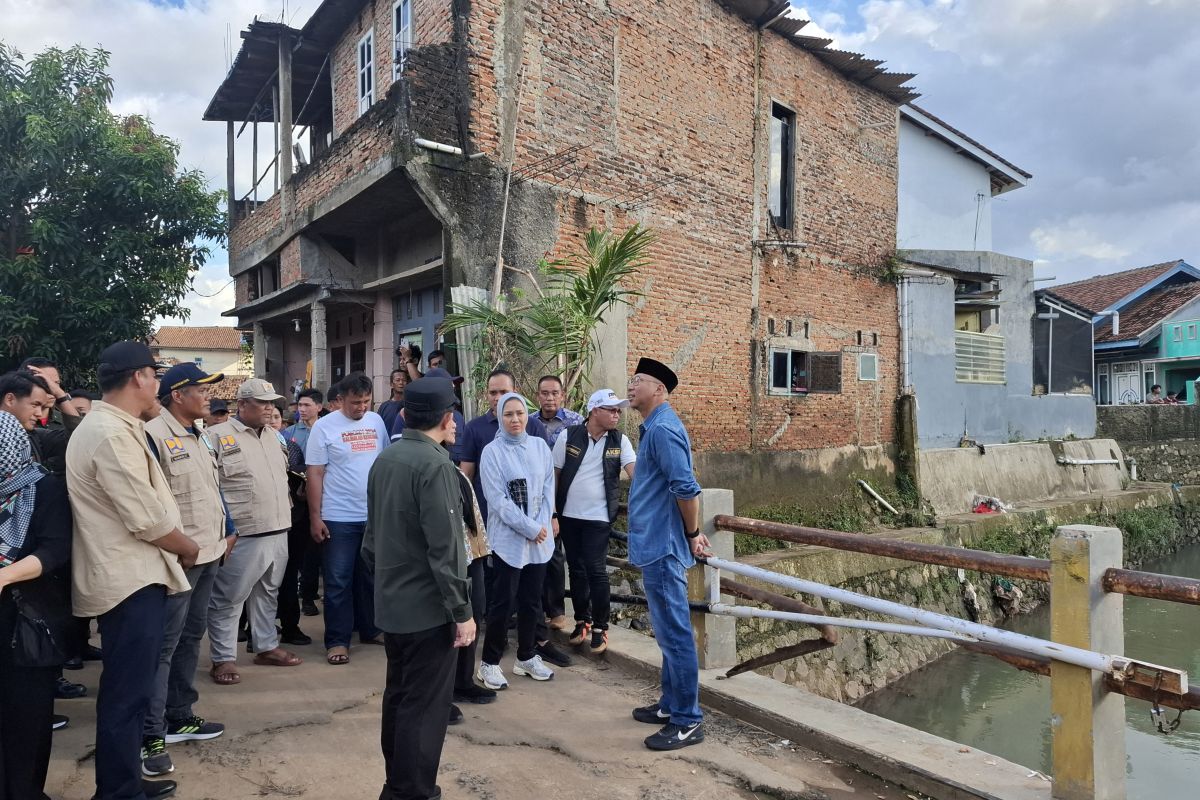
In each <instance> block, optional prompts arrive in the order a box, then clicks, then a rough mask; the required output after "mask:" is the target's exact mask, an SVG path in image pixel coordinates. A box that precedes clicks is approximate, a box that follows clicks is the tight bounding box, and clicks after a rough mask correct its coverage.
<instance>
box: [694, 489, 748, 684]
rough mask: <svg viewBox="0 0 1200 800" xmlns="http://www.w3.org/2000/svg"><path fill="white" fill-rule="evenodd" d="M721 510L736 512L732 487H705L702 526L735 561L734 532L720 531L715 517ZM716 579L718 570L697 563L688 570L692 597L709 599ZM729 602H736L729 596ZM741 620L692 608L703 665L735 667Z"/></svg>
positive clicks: (717, 549)
mask: <svg viewBox="0 0 1200 800" xmlns="http://www.w3.org/2000/svg"><path fill="white" fill-rule="evenodd" d="M718 514H730V515H731V514H733V492H732V491H731V490H729V489H705V490H704V492H703V493H702V494H701V495H700V530H701V531H702V532H703V533H704V535H705V536H707V537H708V540H709V542H710V543H711V545H712V548H711V549H712V553H713V555H714V556H716V557H717V558H723V559H725V560H727V561H733V559H734V555H733V534H732V533H730V532H729V531H718V530H717V529H716V526H715V525H714V524H713V520H714V519H715V518H716V516H717V515H718ZM715 580H716V570H714V569H710V568H708V567H700V566H696V567H693V568H692V569H690V570H688V599H690V600H699V601H701V602H708V599H709V597H710V594H709V591H710V590H711V588H712V585H713V582H714V581H715ZM723 599H724V601H725V602H732V599H731V598H729V597H728V596H726V597H724V598H723ZM736 625H737V620H735V619H734V618H733V617H717V616H713V615H711V614H703V613H700V612H697V611H693V612H692V631H693V634H694V635H695V637H696V652H697V653H698V654H699V656H700V668H701V669H716V668H718V667H732V666H733V665H734V664H736V663H737V636H736V634H737V628H736Z"/></svg>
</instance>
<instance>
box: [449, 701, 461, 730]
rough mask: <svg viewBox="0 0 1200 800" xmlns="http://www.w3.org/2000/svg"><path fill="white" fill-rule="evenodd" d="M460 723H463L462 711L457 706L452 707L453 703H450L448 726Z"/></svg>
mask: <svg viewBox="0 0 1200 800" xmlns="http://www.w3.org/2000/svg"><path fill="white" fill-rule="evenodd" d="M462 721H463V713H462V709H461V708H459V707H458V706H456V705H454V704H453V703H451V704H450V721H449V722H448V724H450V725H458V724H461V723H462Z"/></svg>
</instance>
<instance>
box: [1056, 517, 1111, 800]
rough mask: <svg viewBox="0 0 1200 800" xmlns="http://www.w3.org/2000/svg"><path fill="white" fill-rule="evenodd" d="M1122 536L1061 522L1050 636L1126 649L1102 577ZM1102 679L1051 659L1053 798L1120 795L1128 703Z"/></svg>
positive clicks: (1105, 799) (1103, 799)
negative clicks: (1126, 704)
mask: <svg viewBox="0 0 1200 800" xmlns="http://www.w3.org/2000/svg"><path fill="white" fill-rule="evenodd" d="M1121 559H1122V545H1121V532H1120V531H1119V530H1117V529H1116V528H1099V527H1096V526H1094V525H1065V526H1063V527H1061V528H1059V529H1058V532H1057V533H1056V534H1055V536H1054V539H1053V540H1052V541H1051V543H1050V638H1051V639H1052V640H1053V641H1055V642H1058V643H1060V644H1065V645H1071V646H1073V647H1082V648H1085V649H1088V650H1093V651H1096V652H1099V653H1105V654H1110V655H1121V654H1122V653H1123V652H1124V642H1125V627H1124V621H1123V619H1122V610H1123V601H1124V598H1123V597H1122V595H1120V594H1116V593H1107V592H1105V591H1104V585H1103V582H1104V573H1105V570H1107V569H1109V568H1110V567H1120V566H1121ZM1104 677H1105V676H1104V675H1101V674H1100V673H1098V672H1093V671H1091V670H1089V669H1084V668H1083V667H1076V666H1072V665H1070V664H1063V663H1062V662H1059V661H1052V662H1051V665H1050V711H1051V717H1050V731H1051V736H1052V746H1051V752H1052V755H1053V765H1054V769H1053V772H1054V787H1053V790H1052V791H1053V795H1052V796H1053V797H1054V798H1055V800H1121V799H1123V798H1124V797H1125V698H1124V697H1122V696H1121V695H1119V694H1116V693H1115V692H1109V691H1108V690H1107V689H1106V688H1105V685H1104Z"/></svg>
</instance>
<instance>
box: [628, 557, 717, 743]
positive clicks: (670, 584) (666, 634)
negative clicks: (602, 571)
mask: <svg viewBox="0 0 1200 800" xmlns="http://www.w3.org/2000/svg"><path fill="white" fill-rule="evenodd" d="M642 583H643V584H644V585H645V587H646V605H647V606H648V607H649V609H650V624H651V625H653V626H654V639H655V641H657V642H658V648H659V649H660V650H662V697H661V698H659V701H658V707H659V708H660V709H661V710H663V711H666V712H668V713H670V715H671V722H673V723H675V724H676V725H685V726H686V725H695V724H696V723H697V722H700V721H701V719H703V717H702V716H701V714H700V661H699V659H698V657H697V656H696V640H695V639H694V638H692V619H691V614H690V611H689V609H688V590H687V569H686V568H685V567H684V566H683V563H682V562H681V561H680V560H679V559H677V558H675V557H674V556H663V557H662V558H660V559H658V560H657V561H654V562H652V563H650V564H647V565H645V566H644V567H642Z"/></svg>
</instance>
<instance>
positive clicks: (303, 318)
mask: <svg viewBox="0 0 1200 800" xmlns="http://www.w3.org/2000/svg"><path fill="white" fill-rule="evenodd" d="M789 8H790V6H789V4H788V3H787V2H783V1H779V0H727V1H726V2H716V0H662V1H661V2H655V3H646V2H641V0H607V2H599V1H598V0H554V1H553V2H548V1H546V0H541V1H540V2H539V1H536V0H325V2H322V3H321V4H320V5H319V6H318V8H317V9H316V11H314V12H313V14H312V17H311V18H310V19H309V20H308V22H307V23H306V24H305V25H304V26H303V27H302V28H298V29H297V28H291V27H288V26H285V25H282V24H277V23H268V22H263V21H254V22H253V23H251V24H250V26H249V27H248V28H247V29H246V30H245V31H244V32H243V33H242V40H243V42H242V46H241V50H240V52H239V53H238V54H237V57H236V59H235V61H234V63H233V66H232V69H231V70H230V72H229V74H228V75H227V76H226V78H225V79H224V81H223V82H222V83H221V85H220V87H219V88H218V89H217V91H216V94H215V95H214V97H213V99H212V102H211V103H210V105H209V107H208V109H207V111H206V112H205V119H209V120H220V121H224V122H225V123H226V125H227V134H228V140H229V152H230V165H229V191H230V197H231V198H233V199H234V202H232V203H231V232H230V244H229V250H230V273H231V275H233V276H234V277H235V278H236V289H237V294H236V296H237V301H236V302H237V304H236V307H235V308H234V309H232V310H231V311H229V312H228V314H229V315H231V316H235V317H236V318H237V322H238V326H239V327H241V328H243V329H252V330H253V332H254V353H255V371H256V373H257V374H260V375H263V376H265V377H267V378H269V379H271V380H273V381H274V382H275V383H276V384H277V385H280V386H288V387H291V386H293V385H295V384H296V382H297V381H301V382H307V383H310V384H312V385H316V386H318V387H320V388H324V387H325V386H327V385H328V384H329V383H330V382H331V381H333V380H337V379H338V378H339V377H340V376H341V375H343V374H345V373H347V372H349V371H352V370H359V369H361V370H365V371H366V372H367V373H368V374H371V375H373V376H375V379H376V386H377V387H378V389H379V393H380V396H381V397H382V395H383V392H384V388H385V386H386V381H387V376H388V373H389V371H390V370H391V368H392V366H393V364H394V358H395V357H394V352H393V351H394V348H395V346H396V345H397V343H398V342H399V341H401V340H410V341H412V340H415V341H419V342H421V344H422V346H423V348H424V349H425V350H426V351H428V350H429V349H430V348H432V347H435V346H437V345H438V344H439V343H440V338H439V330H438V323H439V321H440V320H441V319H442V317H443V315H444V313H445V312H446V310H447V308H448V307H449V305H450V304H451V303H452V302H455V301H458V302H462V301H464V300H466V299H469V298H476V297H485V296H486V294H487V291H488V288H487V287H489V286H490V285H491V281H492V272H493V269H494V267H495V264H496V260H497V252H498V251H499V249H500V241H499V239H500V230H501V215H502V210H503V209H504V207H505V199H506V189H505V187H506V185H507V184H508V183H509V181H508V175H509V172H510V170H511V173H512V180H511V188H510V189H509V190H508V191H507V223H506V226H505V231H506V232H505V235H504V242H503V254H504V260H505V262H506V263H507V264H511V265H514V266H516V267H519V268H522V269H528V268H531V267H533V266H535V265H536V263H537V261H538V260H539V259H541V258H543V257H546V256H547V255H549V256H551V257H555V256H559V255H562V254H564V253H566V252H568V251H570V250H572V249H575V248H577V246H578V244H579V243H580V242H581V240H582V237H583V236H584V234H585V233H586V231H587V230H588V229H589V228H590V227H592V226H598V227H608V228H612V229H614V230H618V231H619V230H623V229H625V228H626V227H628V226H629V225H631V224H633V223H635V222H638V223H642V224H643V225H645V226H648V227H650V228H652V229H653V230H654V231H655V233H656V234H657V245H656V246H655V249H654V252H653V262H654V266H653V268H652V269H651V270H650V271H648V273H647V274H644V275H642V276H640V284H639V286H638V288H639V289H641V290H643V291H644V292H645V296H644V298H642V299H641V300H640V301H639V302H638V303H637V305H636V306H635V307H632V308H629V309H621V310H620V313H618V314H615V315H614V316H613V319H611V320H609V322H608V324H607V326H606V329H605V331H604V333H603V344H604V346H603V353H602V358H601V360H600V363H599V364H597V367H596V370H595V374H593V375H592V376H591V377H592V380H591V383H592V385H595V386H602V385H609V386H613V387H614V388H617V389H618V390H620V388H621V387H622V386H623V385H624V381H625V380H626V379H627V376H628V372H629V369H630V368H631V366H632V365H633V363H634V362H635V361H636V359H637V358H638V357H639V356H641V355H650V356H654V357H656V358H659V359H661V360H663V361H665V362H667V363H669V364H671V365H673V366H674V367H675V369H676V370H677V371H678V372H679V374H680V376H681V379H682V384H681V387H680V389H679V391H678V392H677V393H676V397H675V398H673V403H674V404H675V405H676V407H677V408H678V409H679V410H680V412H681V414H682V415H683V417H684V418H685V420H686V421H687V423H688V425H689V427H690V430H691V432H692V436H693V441H694V445H695V448H696V450H697V465H698V468H699V470H700V472H701V478H702V480H703V479H704V476H705V473H707V472H708V471H709V470H710V469H711V468H713V467H714V466H715V465H716V464H717V463H718V461H719V463H720V467H721V471H722V478H721V482H722V483H723V484H724V485H727V486H732V487H733V488H735V489H738V490H739V491H740V492H741V494H740V495H739V500H741V501H744V502H752V501H754V500H756V499H767V498H770V497H772V496H774V495H775V494H776V493H777V492H778V491H779V490H780V489H781V488H787V489H788V491H792V490H794V489H795V488H796V484H797V480H798V479H800V478H802V477H803V476H804V474H806V473H807V474H813V473H817V472H831V471H832V472H837V473H841V474H843V475H844V474H845V473H846V472H847V471H851V470H853V471H858V472H862V473H864V474H869V473H871V472H887V471H890V469H891V463H892V462H891V455H892V447H893V443H894V438H895V399H896V395H897V359H898V342H899V329H898V324H897V309H896V296H895V288H894V286H892V285H890V284H887V283H886V282H885V281H883V280H881V274H882V273H883V272H884V271H885V270H886V266H887V263H888V260H889V258H890V256H891V255H892V254H893V253H894V250H895V242H896V214H897V125H898V119H897V107H898V106H899V105H900V104H902V103H904V102H907V101H909V100H911V99H912V98H913V97H914V96H915V95H914V94H913V93H912V92H911V91H910V90H909V89H907V88H905V87H904V86H903V84H904V83H906V82H907V81H908V80H909V79H910V78H911V77H912V76H909V75H896V74H891V73H888V72H886V71H884V70H883V69H882V68H881V67H880V63H881V62H878V61H873V60H870V59H867V58H863V57H861V56H858V55H855V54H851V53H845V52H840V51H836V50H832V49H829V47H828V45H829V44H830V43H829V42H828V41H827V40H824V39H817V38H813V37H806V36H804V35H802V34H803V31H802V28H803V27H804V22H803V21H801V20H797V19H793V18H792V17H790V16H788V10H789ZM276 131H277V133H276ZM247 137H250V138H252V139H253V140H254V141H255V143H256V144H257V147H255V148H248V147H247V145H246V142H247ZM235 152H236V153H237V154H238V156H237V160H235V156H234V154H235ZM248 152H252V154H251V155H250V156H249V158H251V159H252V161H253V163H252V164H251V165H250V167H251V169H247V165H246V164H245V159H246V158H247V153H248ZM251 172H253V174H254V175H255V177H256V178H260V177H264V178H266V180H255V181H253V182H252V183H248V182H247V181H245V180H244V179H242V178H240V177H239V176H241V175H248V174H250V173H251ZM275 174H277V175H278V179H277V180H275V179H273V176H274V175H275ZM276 184H278V185H277V186H276ZM525 280H526V278H524V277H523V276H522V275H521V274H520V273H517V272H509V273H506V275H505V286H506V287H507V286H510V285H514V282H515V284H519V283H520V282H522V281H525ZM464 356H465V353H462V352H461V351H460V352H459V353H457V354H455V355H452V360H453V359H454V358H456V357H457V358H459V362H460V363H459V364H458V366H459V368H460V369H461V368H463V366H464V365H463V363H461V362H462V360H463V357H464ZM835 467H837V469H834V468H835Z"/></svg>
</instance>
